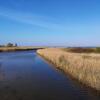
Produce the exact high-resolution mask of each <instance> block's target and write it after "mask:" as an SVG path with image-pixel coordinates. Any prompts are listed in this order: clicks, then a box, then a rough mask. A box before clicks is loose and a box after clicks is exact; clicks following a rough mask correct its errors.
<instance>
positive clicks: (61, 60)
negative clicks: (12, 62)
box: [37, 48, 100, 90]
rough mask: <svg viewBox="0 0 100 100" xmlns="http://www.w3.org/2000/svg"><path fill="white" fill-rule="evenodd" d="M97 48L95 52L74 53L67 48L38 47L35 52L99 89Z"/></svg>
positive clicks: (99, 63)
mask: <svg viewBox="0 0 100 100" xmlns="http://www.w3.org/2000/svg"><path fill="white" fill-rule="evenodd" d="M71 50H72V49H71ZM74 50H76V49H74ZM78 50H79V49H78ZM85 50H86V49H85ZM99 50H100V48H96V53H87V50H86V52H85V53H83V51H82V52H81V53H79V52H78V53H74V52H72V51H70V52H69V51H68V49H67V50H66V49H65V50H64V49H57V48H47V49H40V50H38V51H37V53H38V54H39V55H41V56H43V57H44V58H46V59H47V60H49V61H51V62H52V63H53V64H55V65H56V66H57V67H58V68H60V69H62V70H64V71H65V72H67V73H69V74H70V75H72V76H73V77H74V78H76V79H78V80H79V81H80V82H82V83H84V84H86V85H87V86H90V87H92V88H94V89H96V90H100V54H98V53H97V51H98V52H99ZM89 52H90V51H89Z"/></svg>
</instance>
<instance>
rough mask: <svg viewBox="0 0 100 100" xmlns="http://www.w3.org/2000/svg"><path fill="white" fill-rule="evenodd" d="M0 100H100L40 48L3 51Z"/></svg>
mask: <svg viewBox="0 0 100 100" xmlns="http://www.w3.org/2000/svg"><path fill="white" fill-rule="evenodd" d="M0 100H100V98H99V96H96V95H94V94H92V93H90V92H89V91H88V90H87V89H86V88H83V86H81V85H78V84H77V83H76V82H74V81H73V80H72V79H70V78H69V77H68V76H67V75H65V74H64V73H63V72H61V71H60V70H57V69H56V68H55V67H54V66H53V65H51V64H49V63H48V62H47V61H45V60H44V59H43V58H41V57H40V56H39V55H37V54H36V51H18V52H2V53H0Z"/></svg>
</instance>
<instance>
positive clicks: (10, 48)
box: [0, 46, 44, 52]
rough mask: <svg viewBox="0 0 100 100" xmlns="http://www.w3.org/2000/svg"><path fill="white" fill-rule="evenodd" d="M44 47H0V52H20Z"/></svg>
mask: <svg viewBox="0 0 100 100" xmlns="http://www.w3.org/2000/svg"><path fill="white" fill-rule="evenodd" d="M40 48H44V47H39V46H38V47H35V46H20V47H0V52H3V51H21V50H34V49H40Z"/></svg>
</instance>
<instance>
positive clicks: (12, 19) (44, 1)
mask: <svg viewBox="0 0 100 100" xmlns="http://www.w3.org/2000/svg"><path fill="white" fill-rule="evenodd" d="M8 42H13V43H18V44H19V45H35V46H36V45H37V46H100V0H0V44H6V43H8Z"/></svg>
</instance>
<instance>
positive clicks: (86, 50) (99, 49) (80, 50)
mask: <svg viewBox="0 0 100 100" xmlns="http://www.w3.org/2000/svg"><path fill="white" fill-rule="evenodd" d="M63 50H65V51H68V52H74V53H100V47H95V48H82V47H73V48H64V49H63Z"/></svg>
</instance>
